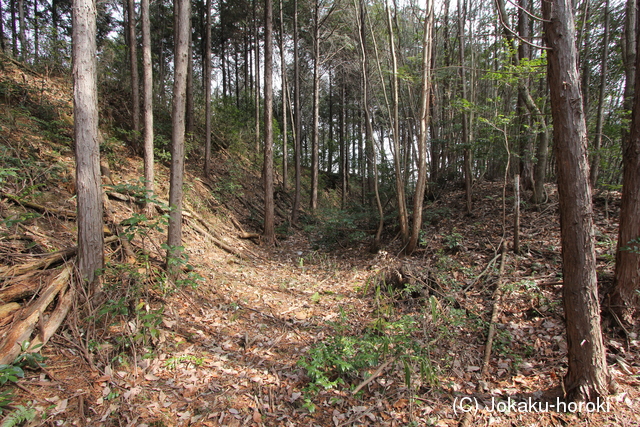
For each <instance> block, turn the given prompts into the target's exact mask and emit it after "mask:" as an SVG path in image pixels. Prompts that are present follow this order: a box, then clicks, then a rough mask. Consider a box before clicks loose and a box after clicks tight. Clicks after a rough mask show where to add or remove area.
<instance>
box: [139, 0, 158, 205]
mask: <svg viewBox="0 0 640 427" xmlns="http://www.w3.org/2000/svg"><path fill="white" fill-rule="evenodd" d="M140 15H141V18H142V92H143V94H142V97H143V103H144V105H143V112H144V114H143V119H144V135H143V146H144V181H145V189H146V191H147V215H152V214H153V206H152V203H149V202H148V200H149V199H150V198H151V197H152V196H153V193H154V191H155V190H154V181H155V173H154V159H153V69H152V66H151V26H150V19H149V0H141V2H140Z"/></svg>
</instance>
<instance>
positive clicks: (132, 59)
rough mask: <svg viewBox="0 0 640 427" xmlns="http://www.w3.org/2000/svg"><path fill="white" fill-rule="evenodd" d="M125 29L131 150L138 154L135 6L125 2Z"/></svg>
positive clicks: (138, 124)
mask: <svg viewBox="0 0 640 427" xmlns="http://www.w3.org/2000/svg"><path fill="white" fill-rule="evenodd" d="M127 23H128V25H127V29H128V31H129V69H130V71H131V103H132V110H131V116H132V117H131V118H132V122H133V141H132V143H133V149H134V151H136V152H137V153H140V147H139V146H138V141H139V140H140V89H139V88H140V82H139V75H138V48H137V45H138V40H137V38H136V6H135V2H134V0H127Z"/></svg>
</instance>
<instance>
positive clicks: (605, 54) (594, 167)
mask: <svg viewBox="0 0 640 427" xmlns="http://www.w3.org/2000/svg"><path fill="white" fill-rule="evenodd" d="M602 44H603V47H602V59H601V61H600V68H601V70H600V73H601V75H600V88H599V90H598V110H597V112H596V133H595V135H594V136H593V156H592V157H591V175H590V177H589V179H590V181H591V187H592V188H596V184H597V182H598V171H599V169H600V147H601V145H602V126H603V124H604V123H603V122H604V114H603V110H604V97H605V92H606V89H607V65H608V62H609V0H605V2H604V35H603V41H602Z"/></svg>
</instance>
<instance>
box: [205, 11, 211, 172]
mask: <svg viewBox="0 0 640 427" xmlns="http://www.w3.org/2000/svg"><path fill="white" fill-rule="evenodd" d="M206 9H207V11H206V13H207V24H206V26H207V30H206V35H205V48H204V50H205V52H204V104H205V105H204V109H205V110H204V111H205V113H204V115H205V140H204V176H205V177H209V174H210V173H211V0H207V4H206Z"/></svg>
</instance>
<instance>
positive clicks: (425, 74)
mask: <svg viewBox="0 0 640 427" xmlns="http://www.w3.org/2000/svg"><path fill="white" fill-rule="evenodd" d="M425 13H426V16H425V20H424V35H423V39H422V98H421V102H420V135H418V181H417V182H416V190H415V194H414V196H413V224H412V225H411V236H410V237H409V243H407V246H406V248H405V252H406V253H408V254H410V253H412V252H413V251H415V250H416V247H417V246H418V238H419V237H420V229H421V228H422V206H423V200H424V192H425V188H426V186H427V132H428V129H429V128H428V125H429V110H430V107H429V100H430V97H431V67H430V65H431V55H432V52H433V35H432V34H433V21H434V18H433V0H427V3H426V8H425Z"/></svg>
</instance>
